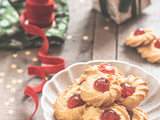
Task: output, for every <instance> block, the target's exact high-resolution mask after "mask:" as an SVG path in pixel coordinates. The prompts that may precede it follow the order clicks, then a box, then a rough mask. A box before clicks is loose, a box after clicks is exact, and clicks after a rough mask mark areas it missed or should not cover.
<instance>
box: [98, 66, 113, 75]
mask: <svg viewBox="0 0 160 120" xmlns="http://www.w3.org/2000/svg"><path fill="white" fill-rule="evenodd" d="M98 70H99V71H101V72H103V73H107V74H113V75H115V70H114V68H113V67H112V66H110V65H108V64H102V65H100V66H98Z"/></svg>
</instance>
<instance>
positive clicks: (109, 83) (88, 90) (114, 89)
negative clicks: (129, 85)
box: [80, 75, 121, 106]
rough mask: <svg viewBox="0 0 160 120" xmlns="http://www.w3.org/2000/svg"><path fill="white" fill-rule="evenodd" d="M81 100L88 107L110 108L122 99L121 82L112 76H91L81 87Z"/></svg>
mask: <svg viewBox="0 0 160 120" xmlns="http://www.w3.org/2000/svg"><path fill="white" fill-rule="evenodd" d="M80 89H81V98H82V99H83V100H84V101H86V103H87V104H88V105H94V106H101V105H103V106H110V105H111V104H112V103H113V102H114V101H115V100H117V99H118V98H119V97H120V92H121V87H120V82H119V81H118V80H116V79H115V77H112V76H107V75H104V76H98V75H90V76H88V77H87V79H86V81H85V82H83V84H82V85H81V86H80Z"/></svg>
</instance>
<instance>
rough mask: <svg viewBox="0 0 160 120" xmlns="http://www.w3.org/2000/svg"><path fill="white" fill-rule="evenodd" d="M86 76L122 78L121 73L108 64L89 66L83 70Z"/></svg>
mask: <svg viewBox="0 0 160 120" xmlns="http://www.w3.org/2000/svg"><path fill="white" fill-rule="evenodd" d="M85 73H86V75H88V76H89V75H92V74H96V75H113V76H116V77H123V72H122V71H120V70H119V69H117V68H116V67H114V66H111V65H109V64H101V65H93V66H91V65H89V66H87V69H86V70H85Z"/></svg>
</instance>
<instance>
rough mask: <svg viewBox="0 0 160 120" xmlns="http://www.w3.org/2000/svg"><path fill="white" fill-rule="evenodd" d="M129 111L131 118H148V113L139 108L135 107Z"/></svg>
mask: <svg viewBox="0 0 160 120" xmlns="http://www.w3.org/2000/svg"><path fill="white" fill-rule="evenodd" d="M127 111H128V114H129V116H130V120H148V119H149V118H148V115H147V113H145V112H143V111H142V110H141V109H139V108H133V110H132V111H129V110H127Z"/></svg>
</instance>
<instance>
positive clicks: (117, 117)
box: [82, 104, 130, 120]
mask: <svg viewBox="0 0 160 120" xmlns="http://www.w3.org/2000/svg"><path fill="white" fill-rule="evenodd" d="M82 118H83V119H84V120H130V116H129V114H128V112H127V110H126V108H125V107H123V106H121V105H117V104H113V105H112V106H110V107H108V108H104V107H103V108H100V107H94V106H90V107H88V108H86V109H85V111H84V114H83V116H82Z"/></svg>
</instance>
